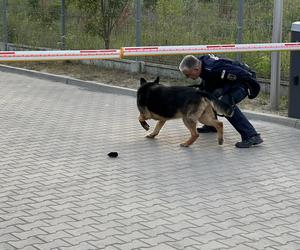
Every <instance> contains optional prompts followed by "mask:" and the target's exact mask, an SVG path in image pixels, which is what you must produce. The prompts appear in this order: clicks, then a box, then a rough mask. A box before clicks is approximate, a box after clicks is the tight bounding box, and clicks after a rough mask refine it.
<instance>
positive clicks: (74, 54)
mask: <svg viewBox="0 0 300 250" xmlns="http://www.w3.org/2000/svg"><path fill="white" fill-rule="evenodd" d="M292 50H300V42H295V43H292V42H291V43H256V44H223V45H188V46H147V47H123V48H121V49H103V50H55V51H0V62H1V61H47V60H102V59H120V58H123V57H130V56H158V55H187V54H210V53H228V52H260V51H292Z"/></svg>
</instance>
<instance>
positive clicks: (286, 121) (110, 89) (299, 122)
mask: <svg viewBox="0 0 300 250" xmlns="http://www.w3.org/2000/svg"><path fill="white" fill-rule="evenodd" d="M0 71H3V72H10V73H16V74H22V75H26V76H30V77H36V78H40V79H46V80H50V81H55V82H62V83H65V84H71V85H76V86H80V87H84V88H87V87H88V88H94V89H98V90H100V91H103V92H107V93H113V94H120V95H128V96H133V97H135V96H136V90H135V89H129V88H124V87H118V86H112V85H108V84H104V83H98V82H93V81H84V80H80V79H76V78H72V77H69V76H63V75H55V74H50V73H45V72H40V71H35V70H28V69H22V68H16V67H11V66H7V65H1V64H0ZM243 112H244V114H245V115H246V116H247V117H248V118H249V119H253V120H260V121H265V122H272V123H276V124H280V125H284V126H288V127H292V128H297V129H300V119H295V118H290V117H283V116H278V115H271V114H266V113H259V112H254V111H249V110H243Z"/></svg>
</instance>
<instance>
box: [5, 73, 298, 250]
mask: <svg viewBox="0 0 300 250" xmlns="http://www.w3.org/2000/svg"><path fill="white" fill-rule="evenodd" d="M0 87H1V91H0V119H1V126H0V134H1V143H0V185H1V189H0V249H1V250H10V249H26V250H29V249H72V250H74V249H80V250H86V249H121V250H123V249H162V250H168V249H188V250H191V249H203V250H209V249H238V250H243V249H269V250H271V249H273V250H274V249H287V250H295V249H300V145H299V141H300V130H297V129H293V128H289V127H284V126H280V125H276V124H272V123H267V122H260V121H253V124H254V125H255V127H256V128H257V129H258V130H259V131H260V132H261V134H262V136H263V138H264V139H265V143H264V144H263V145H262V146H260V147H257V148H252V149H246V150H245V149H244V150H243V149H237V148H235V147H234V143H235V142H236V141H237V140H239V137H238V135H237V133H236V132H235V131H234V130H233V129H232V128H231V126H230V125H229V124H228V123H227V122H225V143H224V145H223V146H219V145H217V140H216V137H215V134H210V135H201V137H199V140H198V141H197V142H196V143H195V144H194V145H193V146H192V147H191V148H188V149H185V148H181V147H179V143H180V142H182V141H183V140H184V139H185V138H186V137H187V136H188V132H187V130H186V129H185V128H184V126H183V125H182V122H181V121H180V120H177V121H172V122H169V123H168V124H167V125H166V127H165V128H164V130H163V131H162V133H161V135H160V136H159V137H158V138H157V139H155V140H151V139H146V138H144V135H145V132H144V131H143V129H142V128H141V127H140V125H139V124H138V122H137V119H136V118H137V109H136V106H135V98H133V97H130V96H122V95H116V94H109V93H103V92H99V91H98V90H97V88H93V87H88V88H84V87H79V86H73V85H66V84H62V83H56V82H50V81H45V80H39V79H35V78H30V77H25V76H21V75H16V74H11V73H3V72H1V73H0ZM151 125H152V127H153V125H154V123H151ZM110 151H118V152H119V157H118V158H116V159H111V158H108V157H107V153H108V152H110Z"/></svg>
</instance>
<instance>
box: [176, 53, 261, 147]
mask: <svg viewBox="0 0 300 250" xmlns="http://www.w3.org/2000/svg"><path fill="white" fill-rule="evenodd" d="M179 69H180V71H181V72H182V73H183V74H184V75H185V76H186V77H188V78H191V79H193V80H196V79H197V78H199V77H200V78H201V79H202V83H201V84H200V85H193V86H194V87H198V88H200V89H201V90H204V91H207V92H209V93H212V94H213V95H214V96H216V97H217V98H219V99H220V100H221V101H223V102H226V103H228V104H230V105H232V106H234V114H233V116H232V117H226V119H227V120H228V121H229V122H230V123H231V125H232V126H233V127H234V128H235V129H236V130H237V131H238V132H239V134H240V135H241V138H242V141H240V142H237V143H236V144H235V146H236V147H238V148H249V147H251V146H253V145H258V144H261V143H262V142H263V140H262V138H261V136H260V134H258V133H257V132H256V130H255V128H254V127H253V126H252V124H251V123H250V122H249V121H248V119H247V118H246V116H245V115H244V114H243V113H242V112H241V110H240V109H239V108H238V107H237V106H236V105H235V104H237V103H239V102H240V101H242V100H243V99H244V98H245V97H247V96H248V97H249V98H250V99H253V98H255V97H256V96H257V95H258V93H259V91H260V86H259V84H258V82H257V81H256V75H255V72H253V71H252V70H251V69H250V68H249V67H248V66H247V65H246V64H242V63H240V62H238V61H232V60H229V59H225V58H218V57H215V56H212V55H205V56H201V57H195V56H192V55H188V56H185V57H184V58H183V60H182V61H181V63H180V65H179ZM197 130H198V132H199V133H208V132H216V130H215V128H214V127H210V126H206V125H204V126H203V127H201V128H198V129H197Z"/></svg>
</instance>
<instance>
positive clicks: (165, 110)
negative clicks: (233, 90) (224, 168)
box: [137, 77, 233, 147]
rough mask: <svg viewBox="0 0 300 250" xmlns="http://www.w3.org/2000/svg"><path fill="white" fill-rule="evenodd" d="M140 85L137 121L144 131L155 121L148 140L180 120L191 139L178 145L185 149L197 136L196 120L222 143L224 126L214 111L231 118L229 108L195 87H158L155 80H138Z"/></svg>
mask: <svg viewBox="0 0 300 250" xmlns="http://www.w3.org/2000/svg"><path fill="white" fill-rule="evenodd" d="M140 84H141V86H140V87H139V89H138V91H137V106H138V109H139V111H140V115H139V118H138V119H139V122H140V123H141V125H142V126H143V128H144V129H145V130H149V125H148V124H147V122H146V120H148V119H154V120H157V121H158V122H157V124H156V126H155V128H154V130H153V132H152V133H150V134H148V135H147V137H148V138H154V137H155V136H157V135H158V134H159V132H160V130H161V128H162V127H163V126H164V124H165V122H166V121H167V120H170V119H175V118H182V120H183V123H184V125H185V126H186V127H187V128H188V130H189V131H190V133H191V136H190V138H189V139H188V140H187V141H185V142H183V143H181V144H180V145H181V146H183V147H188V146H190V145H191V144H193V143H194V142H195V141H196V139H197V138H198V137H199V134H198V132H197V129H196V125H197V122H198V121H199V122H201V123H203V124H206V125H209V126H213V127H215V128H216V129H217V134H218V143H219V144H220V145H221V144H223V123H222V122H221V121H218V120H217V119H216V117H215V113H214V112H217V113H218V114H220V115H225V116H232V114H233V110H232V108H231V107H230V106H229V105H227V104H225V103H222V102H220V101H219V100H218V99H216V98H214V97H213V96H211V95H210V94H208V93H206V92H203V91H200V90H198V89H196V88H192V87H186V86H172V87H168V86H164V85H162V84H159V78H158V77H157V78H156V80H155V81H154V82H147V81H146V80H145V79H144V78H141V80H140Z"/></svg>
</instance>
